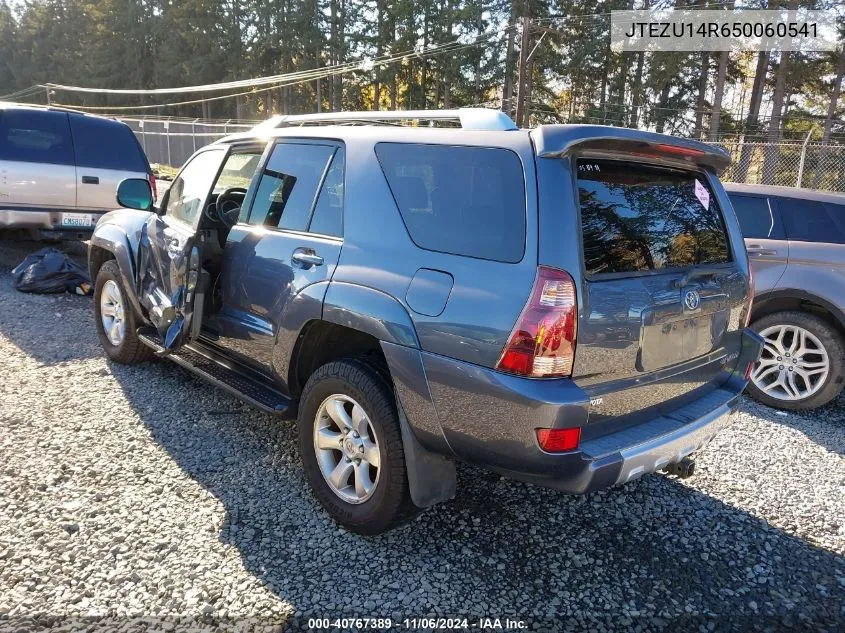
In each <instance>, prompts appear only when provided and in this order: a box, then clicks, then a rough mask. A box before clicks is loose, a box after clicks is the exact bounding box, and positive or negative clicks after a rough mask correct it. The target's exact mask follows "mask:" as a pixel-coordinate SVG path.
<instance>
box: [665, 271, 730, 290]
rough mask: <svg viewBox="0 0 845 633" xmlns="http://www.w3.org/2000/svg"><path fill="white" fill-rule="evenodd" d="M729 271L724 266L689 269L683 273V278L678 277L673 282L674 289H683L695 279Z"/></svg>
mask: <svg viewBox="0 0 845 633" xmlns="http://www.w3.org/2000/svg"><path fill="white" fill-rule="evenodd" d="M729 270H730V269H729V268H725V267H724V266H698V267H696V268H691V269H690V270H688V271H687V272H686V273H684V276H683V277H680V278H678V279H676V280H675V288H683V287H684V286H686V285H687V284H688V283H689V282H691V281H692V280H693V279H695V278H696V277H706V276H707V275H718V274H719V273H724V272H727V271H729Z"/></svg>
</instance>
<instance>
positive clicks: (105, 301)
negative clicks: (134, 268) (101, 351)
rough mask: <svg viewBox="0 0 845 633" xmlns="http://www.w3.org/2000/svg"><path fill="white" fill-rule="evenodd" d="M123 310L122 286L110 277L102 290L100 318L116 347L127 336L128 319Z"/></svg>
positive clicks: (110, 340) (104, 329) (107, 335)
mask: <svg viewBox="0 0 845 633" xmlns="http://www.w3.org/2000/svg"><path fill="white" fill-rule="evenodd" d="M124 319H125V315H124V310H123V298H122V297H121V295H120V288H118V287H117V284H116V283H115V282H114V281H113V280H111V279H109V280H108V281H106V283H104V284H103V289H102V291H101V292H100V320H101V321H102V323H103V331H104V332H105V333H106V338H108V339H109V342H110V343H111V344H112V345H114V346H115V347H116V346H118V345H120V344H121V343H122V342H123V338H124V337H125V336H126V321H125V320H124Z"/></svg>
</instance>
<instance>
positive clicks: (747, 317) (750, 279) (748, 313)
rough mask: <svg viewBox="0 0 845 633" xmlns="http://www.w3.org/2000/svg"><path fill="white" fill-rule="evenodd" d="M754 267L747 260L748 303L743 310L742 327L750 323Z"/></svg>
mask: <svg viewBox="0 0 845 633" xmlns="http://www.w3.org/2000/svg"><path fill="white" fill-rule="evenodd" d="M754 292H755V288H754V268H753V267H752V266H751V262H750V261H749V262H748V305H747V306H746V308H745V310H746V312H745V318H744V319H743V324H742V327H748V324H749V323H751V309H752V308H753V307H754Z"/></svg>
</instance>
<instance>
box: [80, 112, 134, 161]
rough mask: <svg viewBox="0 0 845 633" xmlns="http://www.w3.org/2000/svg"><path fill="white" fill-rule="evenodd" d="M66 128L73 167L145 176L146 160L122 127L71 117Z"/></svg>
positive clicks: (114, 122)
mask: <svg viewBox="0 0 845 633" xmlns="http://www.w3.org/2000/svg"><path fill="white" fill-rule="evenodd" d="M70 129H71V132H72V133H73V147H74V150H75V151H76V164H77V165H79V166H80V167H91V168H95V169H118V170H121V171H134V172H139V173H142V174H146V173H147V159H146V158H145V157H144V154H143V153H142V151H141V146H140V145H139V144H138V141H137V139H136V138H135V135H134V134H133V133H132V130H130V129H129V128H128V127H127V126H126V125H125V124H123V123H118V122H117V121H109V120H106V119H99V118H96V117H92V116H86V115H83V114H73V115H71V117H70Z"/></svg>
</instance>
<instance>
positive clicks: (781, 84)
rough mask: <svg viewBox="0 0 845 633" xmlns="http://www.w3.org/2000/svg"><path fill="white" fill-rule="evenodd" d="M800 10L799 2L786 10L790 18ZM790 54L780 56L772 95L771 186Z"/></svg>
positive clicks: (792, 0) (767, 164)
mask: <svg viewBox="0 0 845 633" xmlns="http://www.w3.org/2000/svg"><path fill="white" fill-rule="evenodd" d="M797 8H798V0H789V4H788V5H787V7H786V9H787V11H789V12H790V16H793V15H794V11H795V10H796V9H797ZM789 58H790V53H789V52H787V51H783V52H781V54H780V63H779V64H778V69H777V74H776V75H775V91H774V94H773V95H772V118H771V119H770V120H769V133H768V137H767V139H766V140H767V142H768V145H767V146H766V153H765V158H764V159H763V184H766V185H771V184H773V183H774V182H775V176H776V172H777V164H778V157H779V154H780V148H779V147H778V145H777V143H779V142H780V139H781V119H782V115H783V104H784V96H785V95H786V77H787V75H788V74H789Z"/></svg>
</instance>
